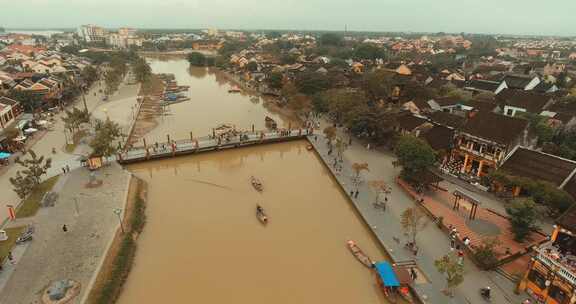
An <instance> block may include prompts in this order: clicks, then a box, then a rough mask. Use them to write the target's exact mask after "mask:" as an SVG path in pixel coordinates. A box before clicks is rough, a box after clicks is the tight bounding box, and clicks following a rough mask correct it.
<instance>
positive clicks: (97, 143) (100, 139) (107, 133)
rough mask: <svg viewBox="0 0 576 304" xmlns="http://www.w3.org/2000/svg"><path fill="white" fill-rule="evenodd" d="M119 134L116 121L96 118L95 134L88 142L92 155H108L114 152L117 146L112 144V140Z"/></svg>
mask: <svg viewBox="0 0 576 304" xmlns="http://www.w3.org/2000/svg"><path fill="white" fill-rule="evenodd" d="M121 135H122V134H121V131H120V126H119V125H118V124H117V123H115V122H113V121H111V120H110V119H106V120H105V121H102V120H97V121H96V127H95V135H94V138H93V139H92V141H91V142H90V147H91V148H92V155H95V156H110V155H113V154H114V153H116V151H118V146H117V145H115V144H114V141H115V140H116V139H117V138H118V137H120V136H121Z"/></svg>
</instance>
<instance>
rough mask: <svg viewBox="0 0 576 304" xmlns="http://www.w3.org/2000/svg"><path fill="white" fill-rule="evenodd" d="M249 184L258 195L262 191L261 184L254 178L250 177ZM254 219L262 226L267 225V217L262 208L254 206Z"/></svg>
mask: <svg viewBox="0 0 576 304" xmlns="http://www.w3.org/2000/svg"><path fill="white" fill-rule="evenodd" d="M250 184H252V187H254V189H255V190H256V191H258V192H260V193H261V192H262V191H263V190H264V186H263V185H262V182H261V181H260V180H259V179H258V178H256V177H255V176H250ZM256 218H257V219H258V220H259V221H260V223H262V224H264V225H266V224H268V216H267V215H266V211H264V208H263V207H262V206H260V205H258V204H257V205H256Z"/></svg>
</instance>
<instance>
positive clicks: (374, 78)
mask: <svg viewBox="0 0 576 304" xmlns="http://www.w3.org/2000/svg"><path fill="white" fill-rule="evenodd" d="M393 76H394V75H393V74H392V73H390V72H387V71H383V70H376V71H373V72H369V73H366V74H365V75H364V77H363V79H362V88H363V89H364V91H365V92H366V95H368V97H369V98H370V99H371V100H380V99H387V98H388V97H389V96H391V95H392V89H393V80H392V77H393Z"/></svg>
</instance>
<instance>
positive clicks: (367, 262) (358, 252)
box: [346, 240, 374, 268]
mask: <svg viewBox="0 0 576 304" xmlns="http://www.w3.org/2000/svg"><path fill="white" fill-rule="evenodd" d="M346 245H347V246H348V249H350V252H352V254H353V255H354V257H356V259H357V260H358V261H359V262H360V263H362V264H363V265H364V266H366V267H368V268H373V267H374V262H373V261H372V259H370V257H368V256H367V255H366V254H365V253H364V251H362V249H360V247H358V245H356V243H355V242H354V241H351V240H349V241H348V242H346Z"/></svg>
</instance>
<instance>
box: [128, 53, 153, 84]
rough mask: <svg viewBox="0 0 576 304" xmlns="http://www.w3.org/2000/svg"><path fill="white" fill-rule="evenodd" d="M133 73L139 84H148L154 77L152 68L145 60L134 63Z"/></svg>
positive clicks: (137, 60)
mask: <svg viewBox="0 0 576 304" xmlns="http://www.w3.org/2000/svg"><path fill="white" fill-rule="evenodd" d="M132 72H133V73H134V77H135V78H136V81H138V82H141V83H143V82H146V81H147V80H148V79H150V76H152V68H150V65H148V62H146V60H145V59H144V58H140V57H139V58H138V59H136V60H135V61H134V62H132Z"/></svg>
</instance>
